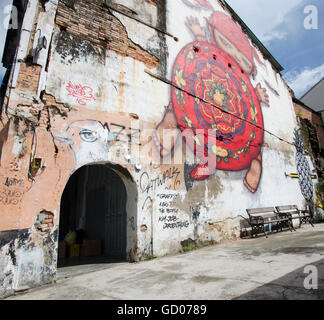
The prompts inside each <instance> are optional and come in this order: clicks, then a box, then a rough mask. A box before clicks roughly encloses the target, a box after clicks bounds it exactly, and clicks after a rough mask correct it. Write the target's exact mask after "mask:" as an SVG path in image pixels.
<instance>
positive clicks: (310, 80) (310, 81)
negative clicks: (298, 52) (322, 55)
mask: <svg viewBox="0 0 324 320" xmlns="http://www.w3.org/2000/svg"><path fill="white" fill-rule="evenodd" d="M283 77H284V79H285V80H286V81H287V83H288V85H289V86H290V87H291V89H293V90H294V92H295V95H296V96H297V97H300V96H301V95H302V94H304V93H305V92H306V91H307V90H309V89H310V88H311V87H312V86H314V85H315V84H316V83H317V82H318V81H320V80H321V79H322V78H324V63H323V64H322V65H320V66H318V67H316V68H313V69H311V68H309V67H305V68H304V69H302V70H301V71H300V72H298V71H296V70H292V71H289V72H287V73H286V74H285V75H284V76H283Z"/></svg>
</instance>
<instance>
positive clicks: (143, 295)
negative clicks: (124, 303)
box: [6, 224, 324, 300]
mask: <svg viewBox="0 0 324 320" xmlns="http://www.w3.org/2000/svg"><path fill="white" fill-rule="evenodd" d="M305 286H306V288H305ZM102 299H103V300H220V299H222V300H229V299H244V300H249V299H253V300H257V299H262V300H265V299H266V300H269V299H271V300H273V299H291V300H292V299H294V300H296V299H312V300H315V299H316V300H323V299H324V224H316V225H315V227H314V228H312V227H311V226H310V225H303V227H302V228H301V229H297V231H295V232H293V233H291V232H289V231H286V232H281V233H278V234H272V235H270V236H269V237H268V238H265V237H260V238H256V239H244V240H238V241H234V242H228V243H224V244H219V245H214V246H210V247H205V248H201V249H198V250H194V251H191V252H187V253H183V254H178V255H175V256H166V257H161V258H157V259H154V260H150V261H144V262H140V263H110V264H100V263H99V264H93V265H83V266H79V267H66V268H62V269H59V272H58V278H57V281H56V283H54V284H52V285H46V286H43V287H39V288H35V289H32V290H29V291H28V292H25V293H20V294H17V295H15V296H12V297H9V298H7V299H6V300H102Z"/></svg>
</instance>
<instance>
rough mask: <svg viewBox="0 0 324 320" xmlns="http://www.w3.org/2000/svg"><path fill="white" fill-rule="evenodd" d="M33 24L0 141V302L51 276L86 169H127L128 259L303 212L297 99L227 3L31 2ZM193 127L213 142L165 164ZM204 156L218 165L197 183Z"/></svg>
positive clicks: (185, 145) (188, 146)
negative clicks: (72, 189) (168, 141)
mask: <svg viewBox="0 0 324 320" xmlns="http://www.w3.org/2000/svg"><path fill="white" fill-rule="evenodd" d="M211 3H212V5H211ZM221 19H223V20H222V21H223V23H221V26H219V23H218V22H219V21H221ZM25 20H26V22H24V23H27V21H31V20H32V21H34V22H33V25H30V26H29V29H30V30H31V32H30V34H29V36H28V35H27V34H26V35H24V37H23V38H22V41H21V44H20V51H19V52H20V57H21V60H20V61H19V62H18V63H17V64H16V65H15V67H14V69H13V78H12V79H13V83H12V88H10V90H8V92H7V99H6V102H7V104H6V108H4V112H5V113H4V115H3V118H4V119H6V121H8V122H7V125H6V126H5V127H4V128H3V129H2V131H1V139H2V140H1V141H3V143H2V147H1V150H0V152H1V153H0V154H1V167H0V177H1V183H2V184H3V186H2V188H3V191H2V194H1V195H2V196H1V202H0V212H1V213H0V226H1V234H0V239H3V240H1V249H0V252H1V255H0V262H1V266H3V268H1V270H3V271H1V272H2V273H1V274H0V279H1V281H2V284H3V286H2V287H3V288H4V289H2V292H1V293H0V294H2V295H6V294H10V293H12V292H13V291H14V290H19V289H23V288H25V287H32V286H35V285H38V284H40V283H44V282H48V281H51V280H52V279H54V278H55V273H56V260H57V230H58V226H59V221H60V212H59V210H60V199H61V195H62V192H63V190H64V187H65V185H66V183H67V181H68V179H69V177H70V176H71V175H72V174H73V172H75V171H76V170H77V169H79V168H81V167H82V166H84V165H87V164H91V163H105V164H106V163H109V164H111V165H119V166H121V167H120V168H121V171H120V170H117V171H116V172H117V173H118V172H119V174H120V175H121V176H122V179H123V181H124V184H125V186H126V189H127V191H128V198H127V210H128V219H127V230H128V232H127V234H128V236H127V256H128V259H129V260H131V261H134V260H135V261H136V260H140V259H146V258H148V257H150V256H152V255H155V256H161V255H165V254H171V253H177V252H178V251H179V250H181V249H182V247H183V246H187V245H192V244H208V243H215V242H220V241H223V240H226V239H234V238H237V237H239V236H240V233H241V226H242V221H245V220H244V219H246V218H247V215H246V212H245V209H246V208H254V207H265V206H275V205H286V204H296V205H298V206H299V207H300V208H302V207H304V205H305V203H304V199H303V196H302V194H301V191H300V186H299V184H298V181H297V180H294V179H290V178H287V177H286V175H285V173H291V172H295V171H296V161H295V156H296V149H295V147H294V145H293V138H294V129H295V127H296V126H297V123H296V119H295V116H294V108H293V104H292V100H291V96H290V94H289V91H288V89H287V87H286V85H285V83H284V81H283V80H282V78H281V77H280V75H279V73H278V72H277V71H276V70H274V68H273V66H272V65H271V63H270V62H269V61H268V60H267V59H265V58H263V56H262V53H261V52H260V50H259V49H258V48H257V47H255V46H254V45H253V43H252V42H251V40H249V39H248V36H247V35H246V34H245V33H244V32H243V31H242V30H241V27H240V25H239V24H238V23H237V22H236V21H234V20H233V19H232V18H231V16H230V14H229V13H228V12H227V11H226V9H225V8H223V7H222V5H221V4H220V3H218V2H217V1H213V2H210V3H209V2H208V1H205V2H201V1H189V2H188V1H180V0H179V1H159V0H155V1H154V0H136V1H135V0H134V1H131V0H114V1H96V2H95V3H94V2H93V1H87V0H76V1H70V0H62V1H55V0H51V1H47V2H46V3H45V6H43V5H41V4H40V3H38V2H37V1H30V5H29V9H28V10H27V13H26V18H25ZM207 21H209V23H208V24H207ZM222 25H223V28H222ZM37 30H41V32H37ZM40 36H41V37H42V36H45V37H46V39H47V43H48V45H47V46H46V48H45V49H42V50H41V51H40V52H39V55H38V56H37V57H36V58H34V62H31V60H33V59H31V57H33V55H34V53H35V48H36V46H37V43H38V38H39V37H40ZM226 41H227V43H226ZM222 43H223V44H222ZM239 43H241V45H240V44H239ZM231 44H232V45H234V46H233V47H232V49H233V50H234V49H235V51H231V50H229V51H227V49H226V47H228V46H230V45H231ZM224 46H225V47H224ZM34 56H35V55H34ZM243 59H245V62H244V60H243ZM198 61H201V62H202V63H201V64H199V62H198ZM213 61H215V62H213ZM220 66H223V67H220ZM194 67H195V68H194ZM208 70H212V71H213V72H212V73H210V74H209V73H208ZM202 78H204V80H203V82H200V81H201V80H199V79H202ZM224 79H227V80H224ZM239 79H240V81H241V82H240V81H239ZM201 88H205V89H203V90H202V89H201ZM242 100H243V102H242ZM208 106H212V107H213V108H215V109H210V108H209V109H208ZM220 107H223V108H226V110H227V111H229V112H230V113H224V112H223V111H220ZM195 108H196V109H195ZM231 108H234V109H231ZM168 110H169V111H168ZM193 110H196V112H198V113H195V112H194V111H193ZM182 112H187V116H182ZM233 114H235V116H233ZM9 119H10V120H9ZM166 119H167V121H165V120H166ZM211 119H214V120H211ZM215 119H217V120H215ZM201 123H203V124H201ZM222 123H225V124H226V125H225V126H222ZM193 125H195V129H200V130H202V132H203V134H205V133H206V126H207V127H208V126H209V128H210V129H211V132H212V133H213V134H214V136H215V134H216V132H217V141H216V140H212V141H211V144H210V145H208V147H206V146H204V145H203V146H202V147H201V145H202V143H201V140H200V139H201V138H202V137H201V136H199V135H195V134H192V132H190V134H189V135H188V136H186V138H185V137H181V136H180V138H178V139H177V140H176V143H175V145H174V146H172V148H171V149H172V153H171V155H172V156H171V155H164V157H161V152H160V151H161V149H160V145H159V144H160V143H159V142H157V140H156V139H157V137H159V133H160V132H161V131H160V130H161V129H163V128H164V129H170V128H171V129H172V131H171V132H168V133H169V134H170V133H171V134H172V135H174V137H176V136H177V135H179V134H183V133H184V132H186V130H187V129H192V128H193ZM226 126H227V127H226ZM231 126H232V127H233V128H232V129H231V130H232V131H229V130H230V129H229V127H231ZM156 130H157V131H156ZM189 131H190V130H189ZM156 133H157V134H156ZM218 134H219V135H218ZM167 137H169V135H167ZM224 137H230V141H227V140H226V139H225V141H224ZM190 139H191V140H190ZM192 141H194V142H192ZM209 142H210V141H209ZM195 148H197V149H196V150H197V157H196V159H195V161H196V162H194V161H192V160H193V150H195ZM163 150H164V149H163V148H162V151H163ZM206 154H208V161H210V162H211V163H213V164H214V167H213V168H208V169H206V168H205V169H206V170H207V171H206V170H205V169H203V172H204V174H203V175H199V173H198V171H199V170H198V171H197V170H196V169H197V168H199V166H200V164H201V162H202V158H204V156H205V155H206ZM35 159H37V160H38V162H37V161H34V160H35ZM242 163H243V164H242ZM215 165H216V169H217V170H215ZM204 170H205V171H204ZM44 220H46V223H45V222H44Z"/></svg>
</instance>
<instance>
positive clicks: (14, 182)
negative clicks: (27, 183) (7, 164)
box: [4, 177, 24, 187]
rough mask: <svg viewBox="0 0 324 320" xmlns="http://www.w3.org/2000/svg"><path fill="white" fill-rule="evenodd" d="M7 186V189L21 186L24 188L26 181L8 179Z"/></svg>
mask: <svg viewBox="0 0 324 320" xmlns="http://www.w3.org/2000/svg"><path fill="white" fill-rule="evenodd" d="M4 185H5V186H7V187H12V186H19V187H23V186H24V180H23V179H19V180H18V179H16V178H8V177H7V179H6V182H5V183H4Z"/></svg>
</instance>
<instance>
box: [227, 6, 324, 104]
mask: <svg viewBox="0 0 324 320" xmlns="http://www.w3.org/2000/svg"><path fill="white" fill-rule="evenodd" d="M227 2H228V4H229V5H230V6H231V7H232V8H233V9H234V10H235V11H236V13H237V14H238V15H239V16H240V17H241V19H242V20H243V21H244V22H245V23H246V24H247V25H248V26H249V28H250V29H251V30H252V31H253V32H254V33H255V35H256V36H257V37H258V38H259V39H260V40H261V41H262V42H263V44H264V45H265V46H266V47H267V49H268V50H269V51H270V52H271V54H272V55H273V56H274V57H275V58H276V60H278V62H279V63H280V64H281V65H282V66H283V67H284V69H285V70H284V71H283V72H282V75H283V77H284V79H285V80H286V81H287V83H288V85H289V86H290V87H291V88H292V89H293V90H294V91H295V94H296V97H297V98H300V97H301V96H302V95H303V94H304V93H305V92H306V91H307V90H309V89H310V88H311V87H312V86H313V85H314V84H316V83H317V82H318V81H319V80H321V79H322V78H323V77H324V1H323V0H288V1H283V0H270V1H269V0H227ZM308 5H313V6H315V7H316V8H317V13H318V29H317V30H314V29H312V30H307V29H305V27H304V20H305V18H306V17H307V16H309V13H308V14H306V13H304V9H305V7H306V6H308Z"/></svg>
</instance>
